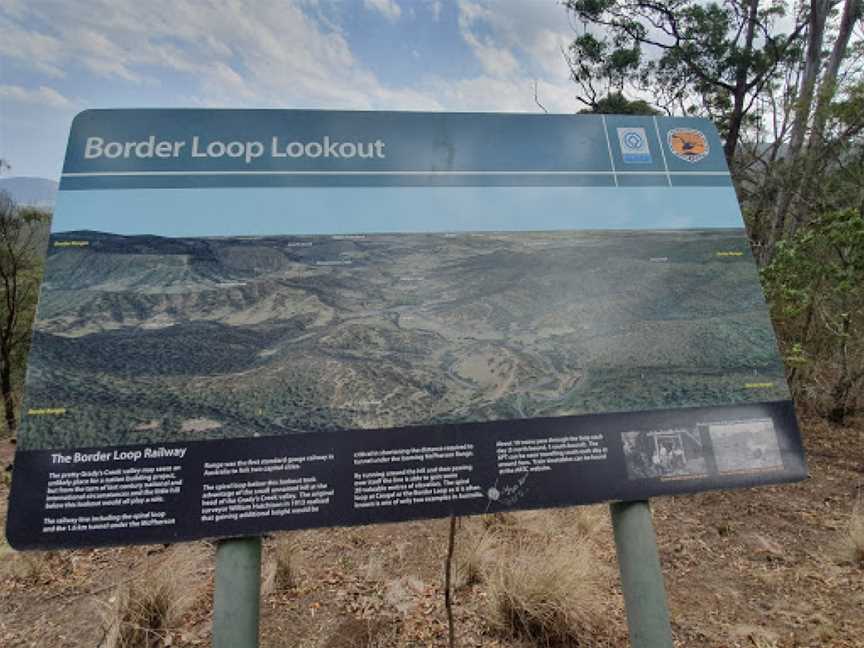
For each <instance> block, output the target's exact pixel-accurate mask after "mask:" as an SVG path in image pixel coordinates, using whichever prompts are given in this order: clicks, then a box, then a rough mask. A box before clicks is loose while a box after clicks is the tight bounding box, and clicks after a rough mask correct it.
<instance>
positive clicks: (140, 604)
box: [100, 559, 198, 648]
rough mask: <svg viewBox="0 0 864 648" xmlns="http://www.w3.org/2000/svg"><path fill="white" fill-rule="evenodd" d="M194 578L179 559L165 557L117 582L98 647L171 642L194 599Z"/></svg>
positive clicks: (141, 647)
mask: <svg viewBox="0 0 864 648" xmlns="http://www.w3.org/2000/svg"><path fill="white" fill-rule="evenodd" d="M191 578H194V577H193V576H192V574H191V571H190V569H189V568H187V567H186V566H185V565H183V564H182V562H181V560H177V559H169V560H166V561H165V562H164V563H163V564H161V565H159V566H156V567H154V568H151V569H149V570H148V571H146V572H145V573H143V574H142V575H141V576H139V577H136V578H133V579H132V580H129V581H127V582H124V583H121V584H120V585H118V586H117V588H116V590H115V591H114V593H113V595H112V596H111V598H110V599H109V600H108V602H107V605H106V610H105V613H104V628H105V638H104V640H103V641H102V642H101V644H100V645H101V646H102V648H159V647H161V646H165V645H171V643H172V637H173V636H174V635H175V634H179V633H180V630H181V628H182V626H183V618H184V615H185V613H186V612H187V611H188V610H189V609H190V608H191V607H192V605H193V604H194V603H195V601H196V598H197V594H198V592H196V588H193V587H190V586H189V581H190V579H191Z"/></svg>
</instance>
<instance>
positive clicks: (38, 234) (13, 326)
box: [0, 192, 48, 434]
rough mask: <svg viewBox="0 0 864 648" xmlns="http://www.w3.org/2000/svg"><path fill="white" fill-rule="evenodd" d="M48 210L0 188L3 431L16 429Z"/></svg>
mask: <svg viewBox="0 0 864 648" xmlns="http://www.w3.org/2000/svg"><path fill="white" fill-rule="evenodd" d="M47 226H48V215H47V214H45V213H44V212H41V211H39V210H36V209H32V208H19V207H18V206H17V205H16V204H15V202H14V201H13V200H12V198H11V197H10V196H9V194H8V193H6V192H0V300H2V307H0V395H2V398H3V414H4V418H5V421H6V431H7V432H8V433H9V434H15V433H16V432H17V429H18V412H17V399H18V392H19V389H20V384H21V381H22V378H23V375H24V363H25V360H26V358H27V351H28V349H29V346H30V327H31V325H32V322H33V315H34V312H35V309H36V300H37V296H38V289H39V281H40V279H41V275H42V266H43V263H42V261H41V256H42V252H43V250H42V248H43V246H44V242H45V238H46V235H47Z"/></svg>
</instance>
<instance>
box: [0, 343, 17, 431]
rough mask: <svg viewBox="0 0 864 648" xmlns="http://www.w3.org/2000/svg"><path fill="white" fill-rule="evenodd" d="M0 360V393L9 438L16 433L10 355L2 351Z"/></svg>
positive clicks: (5, 350) (4, 350)
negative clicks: (0, 393)
mask: <svg viewBox="0 0 864 648" xmlns="http://www.w3.org/2000/svg"><path fill="white" fill-rule="evenodd" d="M0 355H2V359H0V391H2V393H3V413H4V416H5V417H6V431H7V432H8V433H9V435H10V436H15V435H16V434H17V433H18V417H17V416H16V412H15V397H14V395H13V393H12V363H11V357H10V356H11V353H8V350H7V349H3V351H2V354H0Z"/></svg>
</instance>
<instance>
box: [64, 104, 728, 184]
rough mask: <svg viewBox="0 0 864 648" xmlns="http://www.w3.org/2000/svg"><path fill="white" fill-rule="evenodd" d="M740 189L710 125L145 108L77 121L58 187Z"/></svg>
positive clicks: (108, 112)
mask: <svg viewBox="0 0 864 648" xmlns="http://www.w3.org/2000/svg"><path fill="white" fill-rule="evenodd" d="M676 138H677V139H676ZM688 147H689V148H688ZM694 151H695V152H694ZM730 184H731V183H730V179H729V173H728V170H727V168H726V163H725V160H724V158H723V151H722V144H721V142H720V139H719V137H718V135H717V132H716V130H715V129H714V127H713V125H712V124H711V123H710V122H708V121H706V120H701V119H689V118H654V117H627V116H608V117H606V116H600V115H530V114H480V113H419V112H417V113H414V112H345V111H315V110H197V109H186V110H176V109H171V110H168V109H165V110H162V109H158V110H151V109H143V110H88V111H85V112H83V113H81V114H79V115H78V116H77V117H76V118H75V121H74V122H73V125H72V132H71V134H70V139H69V147H68V149H67V154H66V160H65V164H64V167H63V177H62V181H61V187H60V188H61V190H64V191H68V190H83V189H122V188H154V189H155V188H193V187H194V188H204V187H280V186H319V187H320V186H334V187H339V186H342V187H345V186H349V187H350V186H354V187H357V186H675V185H679V186H680V185H686V186H701V185H708V186H718V185H719V186H729V185H730Z"/></svg>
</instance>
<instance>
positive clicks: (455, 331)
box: [7, 110, 806, 548]
mask: <svg viewBox="0 0 864 648" xmlns="http://www.w3.org/2000/svg"><path fill="white" fill-rule="evenodd" d="M805 474H806V468H805V464H804V458H803V452H802V448H801V442H800V438H799V433H798V428H797V424H796V420H795V414H794V409H793V405H792V402H791V400H790V396H789V391H788V388H787V386H786V383H785V381H784V372H783V365H782V362H781V359H780V357H779V356H778V353H777V348H776V342H775V339H774V333H773V331H772V328H771V322H770V320H769V317H768V312H767V309H766V306H765V302H764V298H763V295H762V292H761V289H760V286H759V281H758V275H757V270H756V266H755V264H754V262H753V259H752V256H751V253H750V249H749V247H748V241H747V237H746V236H745V232H744V229H743V222H742V218H741V213H740V210H739V207H738V204H737V202H736V198H735V192H734V189H733V187H732V184H731V181H730V176H729V173H728V170H727V167H726V163H725V161H724V158H723V147H722V145H721V142H720V141H719V139H718V135H717V133H716V131H715V130H714V128H713V126H712V125H711V124H710V123H709V122H707V121H704V120H699V119H689V118H665V117H656V118H654V117H635V116H629V117H617V116H616V117H612V116H607V117H603V116H594V115H591V116H587V115H586V116H572V115H513V114H440V113H436V114H433V113H397V112H330V111H299V110H260V111H249V110H96V111H87V112H84V113H82V114H80V115H79V116H78V117H77V118H76V119H75V121H74V124H73V126H72V132H71V136H70V141H69V147H68V151H67V155H66V161H65V165H64V170H63V177H62V182H61V186H60V192H59V197H58V200H57V207H56V213H55V217H54V222H53V227H52V234H51V238H50V242H49V247H48V256H47V265H46V274H45V281H44V284H43V286H42V292H41V298H40V302H39V307H38V315H37V322H36V325H35V332H34V337H33V346H32V351H31V354H30V359H29V368H28V373H27V385H26V394H25V403H24V412H23V422H22V430H21V433H20V435H19V446H18V452H17V454H16V458H15V469H14V477H13V483H12V494H11V504H10V509H9V516H8V529H7V534H8V537H9V540H10V542H11V543H12V544H13V545H14V546H15V547H18V548H40V547H42V548H47V547H78V546H95V545H108V544H127V543H145V542H175V541H181V540H192V539H195V538H204V537H228V536H242V535H254V534H261V533H263V532H267V531H272V530H278V529H298V528H307V527H320V526H331V525H352V524H367V523H374V522H392V521H397V520H407V519H414V518H426V517H438V516H445V515H449V514H451V513H456V514H460V515H463V514H478V513H486V512H495V511H503V510H512V509H524V508H537V507H552V506H565V505H573V504H584V503H589V502H598V501H604V500H627V499H645V498H648V497H652V496H656V495H663V494H675V493H689V492H696V491H703V490H708V489H717V488H733V487H746V486H754V485H758V484H771V483H780V482H788V481H793V480H798V479H802V478H803V477H804V476H805Z"/></svg>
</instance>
